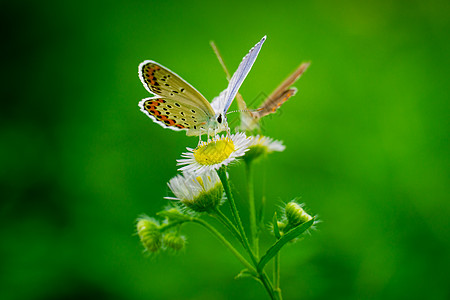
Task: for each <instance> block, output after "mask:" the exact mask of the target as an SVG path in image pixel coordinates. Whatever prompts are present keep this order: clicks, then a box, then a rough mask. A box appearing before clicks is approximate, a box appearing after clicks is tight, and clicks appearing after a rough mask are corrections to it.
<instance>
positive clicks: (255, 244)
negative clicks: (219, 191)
mask: <svg viewBox="0 0 450 300" xmlns="http://www.w3.org/2000/svg"><path fill="white" fill-rule="evenodd" d="M246 170H247V193H248V205H249V212H250V234H251V237H252V244H253V245H252V246H253V251H254V253H255V256H256V257H258V256H259V238H258V228H257V225H256V206H255V190H254V188H253V174H252V163H251V161H248V162H247V163H246Z"/></svg>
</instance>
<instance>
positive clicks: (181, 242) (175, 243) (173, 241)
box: [163, 232, 186, 251]
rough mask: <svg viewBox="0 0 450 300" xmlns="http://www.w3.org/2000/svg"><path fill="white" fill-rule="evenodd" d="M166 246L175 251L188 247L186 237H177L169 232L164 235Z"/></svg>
mask: <svg viewBox="0 0 450 300" xmlns="http://www.w3.org/2000/svg"><path fill="white" fill-rule="evenodd" d="M163 242H164V245H165V246H166V247H167V248H170V249H172V250H175V251H180V250H181V249H183V248H184V246H185V245H186V239H185V237H184V236H180V235H177V234H176V233H174V232H169V233H167V234H165V235H164V238H163Z"/></svg>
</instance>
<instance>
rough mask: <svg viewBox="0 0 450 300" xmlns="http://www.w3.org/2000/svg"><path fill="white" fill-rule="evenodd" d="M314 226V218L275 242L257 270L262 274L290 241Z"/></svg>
mask: <svg viewBox="0 0 450 300" xmlns="http://www.w3.org/2000/svg"><path fill="white" fill-rule="evenodd" d="M312 224H314V218H312V219H311V220H309V221H308V222H306V223H303V224H301V225H300V226H297V227H295V228H293V229H291V230H289V232H288V233H286V234H285V235H283V236H282V237H281V238H280V239H279V240H278V241H276V242H275V244H273V245H272V246H271V247H270V248H269V249H268V250H267V252H266V254H264V255H263V257H261V260H260V261H259V263H258V267H257V270H258V272H262V270H263V269H264V266H265V265H266V264H267V263H268V262H269V261H270V260H271V259H272V258H273V257H274V256H275V255H276V254H277V253H278V252H279V251H280V250H281V248H282V247H283V246H284V245H285V244H286V243H288V242H289V241H291V240H293V239H295V238H296V237H298V236H299V235H300V234H302V233H303V232H305V231H306V230H307V229H308V228H309V227H311V226H312Z"/></svg>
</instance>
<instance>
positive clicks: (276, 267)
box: [273, 252, 282, 300]
mask: <svg viewBox="0 0 450 300" xmlns="http://www.w3.org/2000/svg"><path fill="white" fill-rule="evenodd" d="M273 283H274V285H275V287H274V292H275V293H276V294H277V295H278V298H279V299H280V300H281V299H282V296H281V289H280V252H278V253H277V255H275V257H274V260H273Z"/></svg>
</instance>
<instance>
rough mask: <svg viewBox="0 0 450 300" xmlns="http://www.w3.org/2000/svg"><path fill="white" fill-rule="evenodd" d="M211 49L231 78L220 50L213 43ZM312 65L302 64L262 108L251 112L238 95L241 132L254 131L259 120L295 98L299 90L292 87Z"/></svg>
mask: <svg viewBox="0 0 450 300" xmlns="http://www.w3.org/2000/svg"><path fill="white" fill-rule="evenodd" d="M211 47H212V48H213V50H214V53H215V54H216V56H217V59H218V60H219V62H220V64H221V65H222V68H223V70H224V71H225V74H226V76H227V79H229V78H230V74H229V72H228V69H227V67H226V65H225V63H224V61H223V59H222V56H221V55H220V52H219V49H218V48H217V46H216V45H215V44H214V42H211ZM309 65H310V63H309V62H307V63H302V64H300V66H298V68H297V69H296V70H295V71H294V72H293V73H292V74H291V75H289V77H288V78H286V79H285V80H284V81H283V82H282V83H281V84H280V86H279V87H278V88H276V89H275V90H274V91H273V92H272V94H270V96H269V97H267V99H266V101H264V103H263V104H261V106H260V107H259V108H258V109H256V110H249V109H248V108H247V106H246V104H245V101H244V99H243V98H242V96H241V95H240V94H239V93H238V94H237V96H236V99H237V102H238V106H239V110H240V112H241V128H240V129H241V130H253V129H255V128H256V127H258V124H259V120H260V119H261V118H262V117H265V116H267V115H269V114H273V113H275V112H276V111H277V110H278V108H280V106H281V105H282V104H283V103H284V102H286V101H287V100H288V99H289V98H290V97H292V96H294V95H295V94H296V93H297V89H296V88H295V87H291V86H292V85H293V84H294V83H295V82H296V81H297V80H298V79H299V78H300V77H301V76H302V74H303V73H304V72H305V71H306V70H307V69H308V67H309Z"/></svg>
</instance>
